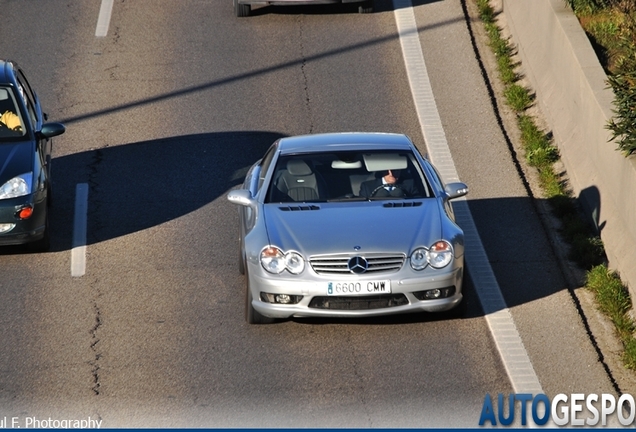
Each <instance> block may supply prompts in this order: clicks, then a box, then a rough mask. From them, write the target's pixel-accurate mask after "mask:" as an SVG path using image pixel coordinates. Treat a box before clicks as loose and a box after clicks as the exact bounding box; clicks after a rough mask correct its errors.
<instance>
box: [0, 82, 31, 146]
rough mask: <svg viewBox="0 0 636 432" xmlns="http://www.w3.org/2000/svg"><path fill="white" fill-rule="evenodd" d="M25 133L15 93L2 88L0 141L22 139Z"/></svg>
mask: <svg viewBox="0 0 636 432" xmlns="http://www.w3.org/2000/svg"><path fill="white" fill-rule="evenodd" d="M25 132H26V128H25V127H24V123H23V121H22V117H21V116H20V111H19V110H18V109H17V106H16V103H15V99H14V96H13V91H11V89H10V88H8V87H0V139H2V140H5V139H11V138H16V137H22V136H24V134H25Z"/></svg>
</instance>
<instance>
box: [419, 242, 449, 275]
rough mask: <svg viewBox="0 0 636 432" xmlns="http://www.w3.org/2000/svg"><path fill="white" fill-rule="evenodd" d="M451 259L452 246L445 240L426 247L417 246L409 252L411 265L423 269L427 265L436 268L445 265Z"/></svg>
mask: <svg viewBox="0 0 636 432" xmlns="http://www.w3.org/2000/svg"><path fill="white" fill-rule="evenodd" d="M452 260H453V246H451V244H450V243H448V242H447V241H446V240H439V241H436V242H435V243H433V244H432V245H431V246H430V247H429V248H428V249H427V248H423V247H421V248H417V249H415V250H414V251H413V253H412V254H411V260H410V261H411V267H412V268H413V269H414V270H423V269H424V268H425V267H426V266H427V265H429V264H430V266H431V267H433V268H436V269H441V268H444V267H446V266H447V265H448V264H450V262H451V261H452Z"/></svg>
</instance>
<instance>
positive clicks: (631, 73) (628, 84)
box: [566, 0, 636, 156]
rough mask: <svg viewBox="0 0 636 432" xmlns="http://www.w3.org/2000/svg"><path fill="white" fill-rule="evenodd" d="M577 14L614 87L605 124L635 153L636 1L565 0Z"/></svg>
mask: <svg viewBox="0 0 636 432" xmlns="http://www.w3.org/2000/svg"><path fill="white" fill-rule="evenodd" d="M566 1H567V2H568V3H569V5H570V6H571V7H572V10H574V13H575V14H576V15H577V17H578V18H579V21H580V22H581V26H582V27H583V29H584V30H585V32H586V33H587V35H588V37H589V39H590V41H591V42H592V46H593V47H594V49H595V50H596V53H597V55H598V58H599V60H600V61H601V64H602V65H603V67H604V68H605V71H606V73H607V74H608V84H609V86H610V87H611V88H612V90H613V91H614V95H615V100H614V114H615V116H614V118H613V119H611V120H610V121H609V123H608V125H607V127H608V128H609V129H610V130H611V131H612V138H613V140H615V141H616V142H617V144H618V148H619V150H621V151H622V152H623V153H624V154H625V155H626V156H629V155H631V154H634V153H636V1H634V0H566Z"/></svg>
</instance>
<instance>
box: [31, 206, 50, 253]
mask: <svg viewBox="0 0 636 432" xmlns="http://www.w3.org/2000/svg"><path fill="white" fill-rule="evenodd" d="M27 247H28V249H29V251H31V252H48V250H49V249H50V248H51V230H50V229H49V213H48V211H47V212H46V219H45V221H44V235H43V236H42V238H41V239H40V240H36V241H34V242H32V243H29V244H28V245H27Z"/></svg>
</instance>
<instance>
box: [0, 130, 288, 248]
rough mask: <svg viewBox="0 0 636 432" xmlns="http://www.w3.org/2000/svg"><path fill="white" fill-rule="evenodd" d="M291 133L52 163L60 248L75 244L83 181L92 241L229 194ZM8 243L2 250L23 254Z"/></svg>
mask: <svg viewBox="0 0 636 432" xmlns="http://www.w3.org/2000/svg"><path fill="white" fill-rule="evenodd" d="M283 136H284V135H283V134H280V133H276V132H267V131H262V132H261V131H253V132H221V133H209V134H196V135H186V136H176V137H170V138H164V139H158V140H149V141H143V142H136V143H130V144H125V145H119V146H116V147H106V148H100V149H94V150H88V151H84V152H80V153H76V154H71V155H67V156H62V157H56V158H54V159H53V162H52V178H53V197H54V199H53V206H52V207H51V213H50V215H51V216H50V218H51V243H52V249H51V251H52V252H60V251H65V250H70V249H71V248H72V238H73V217H74V211H75V195H76V191H75V188H76V185H77V184H81V183H87V184H88V186H89V194H88V215H87V216H88V217H87V219H88V220H87V223H88V230H87V244H88V245H91V244H96V243H100V242H103V241H107V240H110V239H114V238H117V237H121V236H125V235H128V234H131V233H135V232H138V231H143V230H145V229H148V228H150V227H154V226H157V225H160V224H162V223H165V222H167V221H170V220H174V219H177V218H179V217H181V216H184V215H186V214H188V213H191V212H193V211H195V210H197V209H199V208H201V207H202V206H205V205H207V204H209V203H211V202H212V201H214V200H216V199H218V198H220V197H224V196H225V194H226V193H227V191H228V190H229V189H231V188H232V187H235V186H237V185H239V184H241V183H242V181H243V179H244V177H245V174H246V173H247V170H248V169H249V167H250V166H251V165H252V164H253V163H254V162H256V161H257V160H258V159H260V158H261V157H262V155H263V154H264V153H265V151H266V150H267V148H269V146H270V145H271V144H272V143H273V142H274V141H276V140H277V139H278V138H281V137H283ZM20 252H23V248H19V247H18V248H7V249H6V250H2V251H1V252H0V253H2V254H7V253H20Z"/></svg>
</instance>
